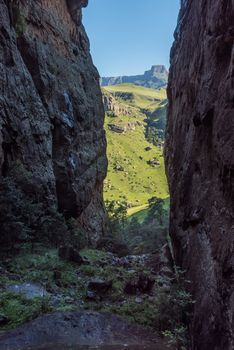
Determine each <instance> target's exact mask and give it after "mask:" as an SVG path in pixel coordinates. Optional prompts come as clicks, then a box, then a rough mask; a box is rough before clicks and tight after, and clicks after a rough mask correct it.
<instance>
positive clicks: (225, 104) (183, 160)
mask: <svg viewBox="0 0 234 350" xmlns="http://www.w3.org/2000/svg"><path fill="white" fill-rule="evenodd" d="M233 19H234V3H233V0H213V1H208V0H197V1H192V0H186V1H185V0H184V1H182V9H181V12H180V16H179V22H178V27H177V29H176V32H175V43H174V46H173V48H172V51H171V71H170V75H169V87H168V96H169V114H168V125H167V134H166V138H167V142H166V166H167V173H168V179H169V186H170V193H171V215H170V217H171V223H170V235H171V237H172V240H173V246H174V254H175V259H176V263H177V264H178V265H179V266H181V267H182V268H183V269H184V270H186V271H187V273H186V274H187V278H188V279H190V280H191V282H192V284H191V289H192V292H193V296H194V299H195V300H196V303H195V305H194V316H193V319H192V321H191V325H190V330H191V349H197V350H203V349H204V350H208V349H217V350H221V349H223V350H228V349H233V348H234V207H233V203H234V153H233V150H234V117H233V116H234V22H233Z"/></svg>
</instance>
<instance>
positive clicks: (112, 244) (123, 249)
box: [97, 237, 129, 258]
mask: <svg viewBox="0 0 234 350" xmlns="http://www.w3.org/2000/svg"><path fill="white" fill-rule="evenodd" d="M97 249H100V250H105V251H107V252H111V253H113V254H115V255H117V256H118V257H120V258H121V257H125V256H127V255H129V249H128V247H127V245H126V244H125V243H123V242H121V241H118V240H117V239H113V238H111V237H105V238H101V239H100V240H99V241H98V243H97Z"/></svg>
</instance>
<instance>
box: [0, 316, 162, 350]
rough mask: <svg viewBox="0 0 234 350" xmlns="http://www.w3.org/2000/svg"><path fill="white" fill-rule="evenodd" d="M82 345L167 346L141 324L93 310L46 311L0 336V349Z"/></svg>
mask: <svg viewBox="0 0 234 350" xmlns="http://www.w3.org/2000/svg"><path fill="white" fill-rule="evenodd" d="M85 345H86V346H99V345H102V346H104V348H105V346H107V347H106V348H107V349H108V346H110V345H111V346H113V347H114V346H116V347H114V349H118V350H119V349H121V347H123V346H124V345H132V346H133V345H135V346H138V348H137V349H140V348H141V349H144V346H146V347H147V346H151V347H150V349H152V350H166V349H168V347H166V344H165V343H164V342H163V341H162V340H161V339H159V338H157V337H156V336H155V335H154V334H152V333H150V332H148V331H146V330H145V329H144V328H142V327H140V326H137V325H134V324H130V323H128V322H126V321H124V320H122V319H121V318H119V317H117V316H114V315H111V314H107V313H105V314H100V313H96V312H86V313H85V312H73V313H71V312H66V313H54V314H50V315H46V316H43V317H40V318H38V319H36V320H34V321H32V322H30V323H28V324H26V325H25V326H23V327H21V328H19V329H17V330H15V331H13V332H9V333H7V334H5V335H3V336H1V337H0V350H25V349H28V348H30V349H37V348H40V349H63V350H64V349H66V348H67V349H69V346H85ZM117 346H118V347H117ZM109 348H110V347H109ZM111 348H112V347H111ZM76 349H77V347H76Z"/></svg>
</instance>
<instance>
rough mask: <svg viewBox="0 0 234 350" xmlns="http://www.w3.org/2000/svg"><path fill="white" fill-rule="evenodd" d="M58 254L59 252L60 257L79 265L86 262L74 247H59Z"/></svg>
mask: <svg viewBox="0 0 234 350" xmlns="http://www.w3.org/2000/svg"><path fill="white" fill-rule="evenodd" d="M58 254H59V257H60V259H63V260H66V261H70V262H74V263H76V264H78V265H82V264H84V263H85V260H84V259H83V258H82V256H81V255H80V253H79V252H78V251H77V250H76V249H74V248H72V247H69V246H61V247H60V248H59V251H58Z"/></svg>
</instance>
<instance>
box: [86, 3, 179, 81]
mask: <svg viewBox="0 0 234 350" xmlns="http://www.w3.org/2000/svg"><path fill="white" fill-rule="evenodd" d="M179 3H180V0H143V1H142V0H89V6H88V7H87V8H86V9H83V22H84V25H85V27H86V31H87V33H88V36H89V39H90V43H91V53H92V56H93V61H94V64H95V65H96V67H97V68H98V70H99V73H100V75H101V76H116V75H117V76H118V75H133V74H141V73H143V72H144V71H145V70H147V69H149V68H150V67H151V66H152V65H153V64H164V65H165V66H166V67H167V68H168V67H169V53H170V47H171V45H172V42H173V32H174V30H175V27H176V21H177V16H178V13H179Z"/></svg>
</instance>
